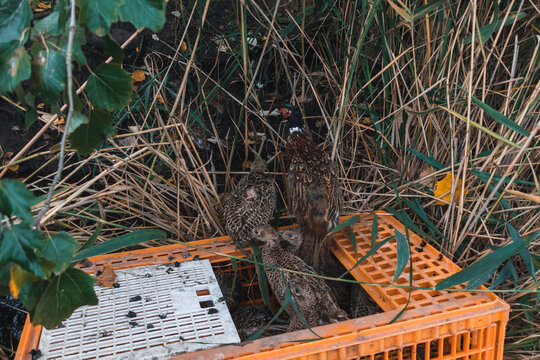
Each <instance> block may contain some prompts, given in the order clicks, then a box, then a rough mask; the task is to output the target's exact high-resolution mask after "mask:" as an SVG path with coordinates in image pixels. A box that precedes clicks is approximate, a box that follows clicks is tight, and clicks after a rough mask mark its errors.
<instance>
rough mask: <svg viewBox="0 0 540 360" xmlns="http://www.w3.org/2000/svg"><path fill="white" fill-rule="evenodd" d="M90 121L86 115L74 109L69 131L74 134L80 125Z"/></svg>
mask: <svg viewBox="0 0 540 360" xmlns="http://www.w3.org/2000/svg"><path fill="white" fill-rule="evenodd" d="M88 123H89V120H88V118H87V117H86V116H85V115H83V114H81V113H80V112H78V111H74V112H73V115H72V116H71V121H70V122H69V129H68V131H69V132H68V133H69V134H73V132H74V131H75V130H77V128H78V127H79V126H81V125H84V124H88Z"/></svg>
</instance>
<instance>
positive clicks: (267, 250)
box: [253, 225, 348, 331]
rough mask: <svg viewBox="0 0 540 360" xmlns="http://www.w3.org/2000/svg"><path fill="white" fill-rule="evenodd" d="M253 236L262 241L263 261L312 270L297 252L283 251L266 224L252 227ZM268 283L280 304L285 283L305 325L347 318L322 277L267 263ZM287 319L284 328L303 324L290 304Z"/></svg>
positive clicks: (285, 287)
mask: <svg viewBox="0 0 540 360" xmlns="http://www.w3.org/2000/svg"><path fill="white" fill-rule="evenodd" d="M253 240H254V241H255V242H257V243H261V244H264V247H263V251H262V259H263V263H264V264H266V265H270V266H272V267H276V268H285V269H290V270H295V271H298V272H302V273H307V274H316V272H315V271H314V270H313V268H312V267H310V266H309V265H307V264H306V263H305V262H304V261H303V260H302V259H300V258H299V257H298V256H295V255H293V254H291V253H289V252H287V251H285V250H284V249H283V248H282V247H281V246H280V245H279V242H280V237H279V236H278V234H277V233H276V230H274V228H272V227H271V226H270V225H263V226H259V227H257V228H255V229H254V230H253ZM265 272H266V277H267V278H268V283H269V284H270V287H271V288H272V291H273V292H274V294H275V295H276V298H277V300H278V301H279V302H280V303H281V304H282V303H283V301H284V299H285V294H286V290H287V287H288V288H289V290H290V292H291V295H292V300H293V301H294V302H295V304H296V306H297V308H298V310H299V311H300V313H301V314H302V316H303V317H304V319H305V320H306V322H307V323H308V325H309V327H314V326H319V325H323V324H327V323H332V322H338V321H342V320H347V319H348V317H347V313H346V312H345V311H343V310H342V309H340V308H339V306H338V305H337V303H336V299H335V297H334V295H333V293H332V291H331V290H330V287H329V286H328V285H327V284H326V282H325V281H324V279H321V278H318V277H313V276H309V275H302V274H297V273H292V272H288V271H283V276H282V272H281V271H280V270H277V269H274V268H270V267H267V268H265ZM285 311H287V314H289V317H290V320H291V322H290V323H289V327H288V329H287V331H294V330H299V329H303V328H305V325H304V323H303V322H302V321H301V319H300V317H299V316H298V314H297V313H296V311H295V310H294V308H293V307H292V305H288V306H287V307H286V308H285Z"/></svg>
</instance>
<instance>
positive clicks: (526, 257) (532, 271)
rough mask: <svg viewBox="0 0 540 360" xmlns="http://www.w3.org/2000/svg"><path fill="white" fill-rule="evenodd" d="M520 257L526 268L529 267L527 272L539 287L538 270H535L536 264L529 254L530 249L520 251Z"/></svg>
mask: <svg viewBox="0 0 540 360" xmlns="http://www.w3.org/2000/svg"><path fill="white" fill-rule="evenodd" d="M519 256H520V257H521V259H522V260H523V262H524V263H525V266H526V267H527V270H528V271H529V274H531V276H532V277H533V279H534V282H535V283H536V285H537V286H538V279H537V278H536V269H535V268H534V264H533V262H532V257H531V253H530V252H529V249H527V248H526V247H524V248H523V249H521V250H520V251H519Z"/></svg>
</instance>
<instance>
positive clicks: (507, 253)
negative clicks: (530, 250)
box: [435, 224, 528, 290]
mask: <svg viewBox="0 0 540 360" xmlns="http://www.w3.org/2000/svg"><path fill="white" fill-rule="evenodd" d="M507 227H508V231H509V232H510V236H511V237H512V239H513V240H514V241H513V242H511V243H510V244H508V245H505V246H503V247H501V248H499V249H497V250H495V251H494V252H492V253H491V254H488V255H486V256H484V257H483V258H481V259H479V260H477V261H476V262H475V263H474V264H472V265H471V266H469V267H468V268H466V269H463V270H461V271H459V272H457V273H455V274H454V275H451V276H449V277H447V278H446V279H444V280H442V281H441V282H439V283H438V284H437V286H435V290H442V289H446V288H450V287H452V286H455V285H458V284H461V283H464V282H466V281H470V280H473V279H476V278H478V277H481V276H482V275H483V274H485V273H486V272H489V271H491V270H493V269H494V268H497V267H499V266H500V265H501V264H502V263H503V262H505V261H506V260H508V259H509V258H510V257H511V256H513V255H515V254H517V253H519V251H520V250H521V249H522V248H523V247H525V246H526V245H527V244H528V241H527V240H524V239H523V238H521V236H519V234H518V233H517V231H516V230H515V229H514V228H513V227H512V225H510V224H507Z"/></svg>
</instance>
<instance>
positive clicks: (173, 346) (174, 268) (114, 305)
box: [39, 260, 240, 359]
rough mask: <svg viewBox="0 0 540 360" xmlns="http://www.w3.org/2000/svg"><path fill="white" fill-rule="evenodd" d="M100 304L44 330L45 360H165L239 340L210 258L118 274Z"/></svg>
mask: <svg viewBox="0 0 540 360" xmlns="http://www.w3.org/2000/svg"><path fill="white" fill-rule="evenodd" d="M115 273H116V275H117V277H116V282H117V284H118V285H119V286H118V287H112V288H105V287H100V286H96V287H95V290H96V294H97V296H98V299H99V304H98V305H96V306H84V307H82V308H80V309H77V310H76V311H75V312H74V313H73V315H72V316H71V317H70V318H69V319H67V320H66V321H64V322H63V326H61V327H59V328H56V329H52V330H46V329H43V332H42V335H41V340H40V345H39V349H40V350H41V353H42V356H43V357H42V358H43V359H151V358H156V359H164V358H167V357H171V356H174V355H178V354H181V353H184V352H190V351H195V350H199V349H207V348H211V347H214V346H219V345H222V344H226V343H238V342H240V338H239V336H238V333H237V332H236V328H235V326H234V323H233V321H232V319H231V315H230V313H229V310H228V308H227V305H226V304H225V301H224V299H223V296H222V294H221V290H220V288H219V285H218V283H217V281H216V277H215V275H214V272H213V270H212V266H211V265H210V262H209V261H208V260H200V261H189V262H180V263H175V264H168V265H155V266H142V267H137V268H131V269H123V270H115Z"/></svg>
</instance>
